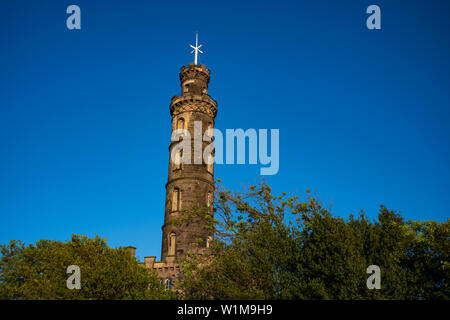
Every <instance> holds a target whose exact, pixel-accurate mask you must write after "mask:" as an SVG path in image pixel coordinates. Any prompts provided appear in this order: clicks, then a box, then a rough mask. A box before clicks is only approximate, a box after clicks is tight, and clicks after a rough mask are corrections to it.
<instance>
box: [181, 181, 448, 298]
mask: <svg viewBox="0 0 450 320" xmlns="http://www.w3.org/2000/svg"><path fill="white" fill-rule="evenodd" d="M216 190H217V192H216V197H215V198H216V201H215V202H216V203H215V208H214V210H215V218H214V217H212V216H211V215H208V214H205V211H202V210H199V209H197V210H194V211H192V212H191V213H190V215H189V216H188V218H192V217H196V218H199V217H200V218H203V219H205V222H206V227H207V228H208V229H210V230H214V232H215V234H214V239H215V241H214V244H213V245H212V247H211V255H205V254H193V253H190V254H188V255H187V257H186V258H185V259H184V261H183V271H184V277H183V281H182V283H181V287H183V293H184V297H185V298H190V299H448V298H449V286H448V279H449V257H448V253H449V237H450V232H449V223H448V221H447V222H443V223H438V222H435V221H430V222H414V221H408V222H405V221H404V219H403V218H402V217H401V216H400V214H398V213H396V212H394V211H390V210H388V209H387V208H386V207H384V206H381V207H380V212H379V215H378V217H377V219H376V221H373V222H372V221H370V220H369V219H368V218H367V217H366V216H365V214H364V212H360V213H359V215H358V217H354V216H353V215H350V216H349V218H348V219H343V218H340V217H337V216H333V215H332V214H331V213H330V212H329V210H326V209H325V208H324V207H323V206H322V205H321V204H320V202H319V201H318V200H317V199H316V198H315V197H313V196H311V193H310V192H309V191H307V193H306V196H305V197H304V199H302V200H299V198H298V197H292V196H287V195H286V194H285V193H283V194H282V195H280V196H275V195H273V194H272V191H271V188H270V187H269V186H268V185H267V184H265V183H264V182H261V183H260V184H258V185H254V186H249V187H248V188H247V189H246V190H244V191H243V192H241V193H239V192H232V191H230V190H227V189H226V188H224V187H223V186H222V185H221V184H220V182H219V185H218V187H217V188H216ZM370 265H377V266H379V267H380V269H381V289H379V290H376V289H374V290H370V289H368V288H367V286H366V280H367V278H368V277H369V276H370V275H369V274H367V273H366V269H367V267H368V266H370Z"/></svg>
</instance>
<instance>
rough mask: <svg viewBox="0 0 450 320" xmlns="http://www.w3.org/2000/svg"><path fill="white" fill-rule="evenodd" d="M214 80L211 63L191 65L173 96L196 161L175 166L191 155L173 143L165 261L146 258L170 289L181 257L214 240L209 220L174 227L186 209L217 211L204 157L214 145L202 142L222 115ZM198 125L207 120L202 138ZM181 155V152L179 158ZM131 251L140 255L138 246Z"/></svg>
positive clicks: (210, 168) (178, 123)
mask: <svg viewBox="0 0 450 320" xmlns="http://www.w3.org/2000/svg"><path fill="white" fill-rule="evenodd" d="M209 79H210V71H209V70H208V69H206V67H205V65H202V64H201V65H197V64H194V63H190V64H189V65H188V66H187V67H186V66H183V67H182V68H181V71H180V82H181V95H180V96H178V95H175V96H174V97H172V101H171V104H170V115H171V116H172V133H173V132H174V131H175V130H177V129H178V131H177V133H178V132H180V131H181V132H183V130H186V131H184V133H185V134H183V133H182V134H180V136H181V137H180V140H181V139H183V138H186V136H189V135H190V137H191V157H192V159H191V161H190V164H189V163H185V162H186V161H181V163H180V164H176V163H174V162H173V161H172V159H174V158H175V159H183V156H185V155H183V154H182V153H183V152H182V151H179V150H177V149H175V146H176V145H177V144H178V143H179V141H171V143H170V145H169V174H168V179H167V183H166V201H165V203H166V205H165V213H164V224H163V226H162V231H163V234H162V247H161V261H156V257H155V256H148V257H145V258H144V259H145V260H144V263H143V265H144V266H145V267H146V268H148V269H152V270H155V271H156V272H157V273H158V275H159V277H160V278H161V279H162V281H164V282H165V283H166V286H167V287H170V286H171V284H172V283H173V282H176V278H177V277H178V275H179V274H180V266H179V265H178V264H177V263H176V261H177V259H179V258H182V257H184V256H185V255H186V253H187V252H188V251H191V252H197V253H201V252H204V251H207V248H208V246H209V243H210V241H212V233H211V232H210V231H207V230H206V229H205V227H204V224H205V223H204V222H203V221H200V220H188V221H185V222H183V223H182V224H181V225H178V224H173V220H174V219H177V218H180V216H181V215H183V214H186V211H188V210H190V209H192V208H195V207H203V208H206V210H208V211H209V209H208V208H211V211H210V212H211V213H212V206H213V195H214V165H213V164H207V163H205V161H204V159H203V150H204V148H205V147H206V146H207V145H208V144H210V142H205V141H203V139H202V137H203V134H204V133H205V131H206V130H208V129H212V128H214V119H215V117H216V114H217V102H216V101H214V100H212V99H211V97H210V96H209V95H208V84H209ZM194 121H197V124H198V121H200V122H201V127H202V134H201V137H200V138H199V137H195V135H194ZM180 129H181V130H180ZM187 133H188V134H187ZM207 134H208V133H207ZM211 138H212V137H211ZM195 144H197V145H200V146H202V147H201V150H202V152H201V155H199V153H198V151H197V154H196V153H195V152H194V145H195ZM175 152H176V153H177V154H173V153H175ZM172 154H173V157H172ZM212 156H213V155H212V154H211V157H212ZM194 157H197V161H194ZM199 157H201V159H200V160H198V159H199ZM208 162H209V161H208ZM129 248H130V250H131V254H132V255H133V256H134V252H135V248H133V247H129Z"/></svg>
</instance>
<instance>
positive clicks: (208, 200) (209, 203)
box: [206, 191, 213, 208]
mask: <svg viewBox="0 0 450 320" xmlns="http://www.w3.org/2000/svg"><path fill="white" fill-rule="evenodd" d="M212 200H213V199H212V192H211V191H208V193H207V194H206V206H207V207H208V208H210V207H211V206H212Z"/></svg>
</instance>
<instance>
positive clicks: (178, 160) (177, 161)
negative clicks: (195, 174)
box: [174, 149, 183, 170]
mask: <svg viewBox="0 0 450 320" xmlns="http://www.w3.org/2000/svg"><path fill="white" fill-rule="evenodd" d="M182 161H183V149H181V150H179V151H178V152H177V153H176V154H175V166H174V170H178V169H182Z"/></svg>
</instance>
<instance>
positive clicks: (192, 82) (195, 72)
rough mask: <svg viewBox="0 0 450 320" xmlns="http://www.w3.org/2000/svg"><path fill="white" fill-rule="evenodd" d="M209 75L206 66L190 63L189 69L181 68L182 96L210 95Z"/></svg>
mask: <svg viewBox="0 0 450 320" xmlns="http://www.w3.org/2000/svg"><path fill="white" fill-rule="evenodd" d="M209 74H210V72H209V70H208V69H206V66H205V65H204V64H201V65H196V64H194V63H189V65H188V66H187V67H186V66H183V67H181V71H180V82H181V95H183V96H184V95H187V94H196V95H202V94H208V83H209Z"/></svg>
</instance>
